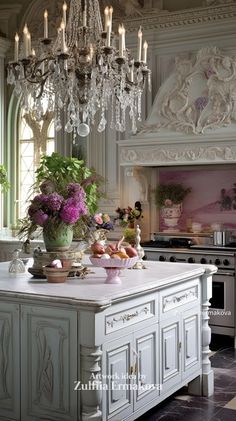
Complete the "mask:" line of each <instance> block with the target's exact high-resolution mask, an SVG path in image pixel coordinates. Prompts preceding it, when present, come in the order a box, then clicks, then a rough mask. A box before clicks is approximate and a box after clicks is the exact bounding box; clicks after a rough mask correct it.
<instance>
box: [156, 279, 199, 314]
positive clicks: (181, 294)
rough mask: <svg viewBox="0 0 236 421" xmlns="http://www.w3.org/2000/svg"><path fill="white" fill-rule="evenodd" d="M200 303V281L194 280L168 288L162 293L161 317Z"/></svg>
mask: <svg viewBox="0 0 236 421" xmlns="http://www.w3.org/2000/svg"><path fill="white" fill-rule="evenodd" d="M199 303H200V281H199V280H198V279H194V280H193V281H189V282H185V283H181V285H176V286H174V287H170V288H166V289H165V290H164V291H163V292H162V291H161V292H160V316H161V317H162V316H163V315H165V314H168V313H169V312H171V311H173V310H178V308H179V307H182V306H184V307H186V308H189V307H192V306H193V304H194V305H197V304H199Z"/></svg>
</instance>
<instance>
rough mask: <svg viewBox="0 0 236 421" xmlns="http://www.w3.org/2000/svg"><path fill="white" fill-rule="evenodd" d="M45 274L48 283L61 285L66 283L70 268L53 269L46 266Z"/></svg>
mask: <svg viewBox="0 0 236 421" xmlns="http://www.w3.org/2000/svg"><path fill="white" fill-rule="evenodd" d="M43 272H44V274H45V275H46V277H47V281H48V282H49V283H53V284H61V283H63V282H65V280H66V278H67V276H68V275H69V269H68V268H53V267H49V266H44V268H43Z"/></svg>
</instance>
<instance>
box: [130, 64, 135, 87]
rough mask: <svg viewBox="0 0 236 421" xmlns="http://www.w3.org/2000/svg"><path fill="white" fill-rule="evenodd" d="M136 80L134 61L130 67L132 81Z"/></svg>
mask: <svg viewBox="0 0 236 421" xmlns="http://www.w3.org/2000/svg"><path fill="white" fill-rule="evenodd" d="M133 81H134V63H132V66H131V68H130V82H133Z"/></svg>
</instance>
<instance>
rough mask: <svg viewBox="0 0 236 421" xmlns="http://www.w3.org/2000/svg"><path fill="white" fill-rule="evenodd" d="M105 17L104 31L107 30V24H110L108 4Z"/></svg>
mask: <svg viewBox="0 0 236 421" xmlns="http://www.w3.org/2000/svg"><path fill="white" fill-rule="evenodd" d="M104 17H105V25H104V32H107V24H108V21H109V7H108V6H107V7H105V10H104Z"/></svg>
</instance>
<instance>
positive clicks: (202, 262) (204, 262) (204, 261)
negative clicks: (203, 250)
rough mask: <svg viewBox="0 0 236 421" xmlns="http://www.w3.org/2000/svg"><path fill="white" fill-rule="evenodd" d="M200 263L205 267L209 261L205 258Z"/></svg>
mask: <svg viewBox="0 0 236 421" xmlns="http://www.w3.org/2000/svg"><path fill="white" fill-rule="evenodd" d="M200 263H201V264H202V265H205V264H206V263H207V259H205V257H202V258H201V260H200Z"/></svg>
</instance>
